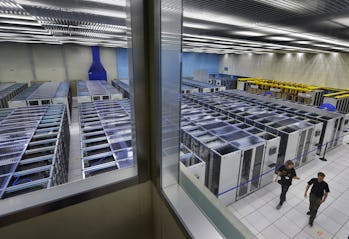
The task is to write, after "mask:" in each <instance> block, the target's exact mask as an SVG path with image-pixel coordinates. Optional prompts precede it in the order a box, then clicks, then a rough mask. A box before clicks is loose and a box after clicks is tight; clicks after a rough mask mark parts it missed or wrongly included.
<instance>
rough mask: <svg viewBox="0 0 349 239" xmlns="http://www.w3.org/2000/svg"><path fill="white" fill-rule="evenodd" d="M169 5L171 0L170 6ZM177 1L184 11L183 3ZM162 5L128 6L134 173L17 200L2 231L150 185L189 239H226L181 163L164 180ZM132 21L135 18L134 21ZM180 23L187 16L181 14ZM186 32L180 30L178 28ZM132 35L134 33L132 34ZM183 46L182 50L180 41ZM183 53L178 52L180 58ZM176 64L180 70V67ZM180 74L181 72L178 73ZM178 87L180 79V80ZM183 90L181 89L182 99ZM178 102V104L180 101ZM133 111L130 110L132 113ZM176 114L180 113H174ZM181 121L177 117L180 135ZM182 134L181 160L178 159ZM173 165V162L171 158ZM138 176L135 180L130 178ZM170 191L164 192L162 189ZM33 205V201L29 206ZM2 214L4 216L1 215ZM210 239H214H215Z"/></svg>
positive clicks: (149, 0)
mask: <svg viewBox="0 0 349 239" xmlns="http://www.w3.org/2000/svg"><path fill="white" fill-rule="evenodd" d="M166 1H171V0H166ZM175 1H178V2H179V3H180V4H181V5H180V6H182V0H175ZM162 2H163V0H130V1H128V6H127V9H128V10H129V11H128V13H129V15H128V16H127V25H128V29H132V38H130V39H131V40H130V42H129V43H130V48H129V69H130V92H132V93H131V94H130V96H131V97H130V98H131V99H130V100H131V104H133V111H134V112H133V113H134V118H135V119H141V120H135V121H134V122H132V124H133V126H134V129H135V130H134V132H133V134H134V136H135V137H133V138H135V139H136V141H135V142H134V146H135V148H136V150H135V153H134V160H135V162H136V165H137V166H136V167H133V168H128V169H125V170H122V171H120V172H119V173H118V174H117V175H116V174H115V173H113V172H110V173H105V174H101V175H96V176H95V177H91V178H87V179H85V180H81V181H77V182H73V183H70V184H66V185H63V186H59V187H54V188H52V189H50V190H49V191H46V190H41V191H38V192H36V193H29V194H25V195H23V197H18V198H16V199H14V200H16V201H12V202H11V203H12V204H19V207H18V208H17V209H16V210H12V208H11V207H9V204H7V205H5V204H6V203H5V204H0V211H2V212H3V213H2V214H1V215H0V227H1V226H6V225H9V224H12V223H16V222H19V221H22V220H27V219H29V218H32V217H35V216H39V215H42V214H44V213H49V212H52V211H55V210H59V209H62V208H64V207H68V206H71V205H74V204H78V203H80V202H83V201H86V200H90V199H93V198H96V197H99V196H102V195H105V194H108V193H111V192H115V191H117V190H121V189H124V188H126V187H129V186H132V185H136V184H140V183H143V182H147V181H149V180H151V181H152V183H153V185H154V188H155V190H156V191H157V192H158V193H159V195H160V197H161V199H162V200H163V201H164V202H165V205H166V207H167V208H168V209H169V211H170V213H171V214H172V215H173V217H174V219H175V220H176V221H177V223H178V225H179V226H180V228H181V229H182V231H183V233H184V234H185V235H186V236H187V237H188V238H189V237H193V236H194V237H195V236H198V237H201V238H203V236H207V235H212V236H213V237H214V238H223V236H221V233H220V232H219V231H218V230H217V228H216V227H215V226H214V225H213V224H212V222H211V221H210V219H208V218H207V217H206V215H205V214H204V213H203V212H202V211H201V210H200V209H199V207H198V205H196V204H195V203H194V202H193V201H192V200H191V199H190V197H189V195H188V194H187V193H186V192H185V191H184V190H183V189H182V187H181V186H180V185H179V178H178V176H179V157H178V159H176V161H174V160H173V162H172V163H173V166H174V169H175V170H172V171H171V173H173V174H174V175H172V177H171V180H169V181H167V182H166V185H164V180H163V179H162V176H163V173H164V168H163V167H164V165H163V158H162V131H161V127H159V125H162V110H161V109H162V101H161V100H162V98H161V96H162V82H161V69H162V64H161V50H162V49H161V14H162V9H161V4H162ZM131 16H132V18H131ZM178 17H180V22H181V23H182V21H183V20H182V17H183V14H178ZM180 27H181V28H182V24H181V25H180ZM128 33H129V34H131V32H128ZM177 37H179V44H181V35H179V36H177ZM180 54H181V49H179V55H178V57H180ZM177 64H181V63H180V61H178V62H177ZM179 74H180V72H179ZM176 81H178V82H176V83H178V85H180V78H178V79H176ZM179 90H180V87H178V93H179ZM177 100H178V99H177ZM131 108H132V107H131ZM176 110H177V111H178V114H179V112H180V107H179V104H178V108H177V109H176ZM179 124H180V119H179V117H178V129H179ZM179 147H180V146H179V130H178V156H179ZM173 159H174V158H173ZM135 173H136V174H137V175H136V176H134V177H130V175H134V174H135ZM164 186H166V187H164ZM29 199H30V200H29ZM28 200H29V203H28ZM2 209H4V210H2ZM213 237H211V238H213Z"/></svg>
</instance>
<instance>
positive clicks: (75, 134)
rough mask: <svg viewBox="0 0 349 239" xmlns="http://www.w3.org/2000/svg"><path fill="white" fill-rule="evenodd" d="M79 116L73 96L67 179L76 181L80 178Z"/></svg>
mask: <svg viewBox="0 0 349 239" xmlns="http://www.w3.org/2000/svg"><path fill="white" fill-rule="evenodd" d="M78 119H79V116H78V107H77V99H76V97H74V98H73V110H72V117H71V121H72V122H71V125H70V154H69V155H70V156H69V171H68V181H69V182H72V181H77V180H81V179H82V172H81V167H82V165H81V157H80V135H79V121H78Z"/></svg>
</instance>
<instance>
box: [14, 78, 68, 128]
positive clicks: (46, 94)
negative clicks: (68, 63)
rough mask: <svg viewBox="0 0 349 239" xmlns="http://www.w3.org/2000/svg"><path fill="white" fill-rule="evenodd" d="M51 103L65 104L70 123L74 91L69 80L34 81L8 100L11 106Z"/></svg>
mask: <svg viewBox="0 0 349 239" xmlns="http://www.w3.org/2000/svg"><path fill="white" fill-rule="evenodd" d="M50 104H64V105H65V106H66V109H67V112H68V121H69V123H70V116H71V111H72V93H71V89H70V83H69V82H68V81H61V82H44V83H34V84H32V85H31V86H30V87H29V88H27V89H26V90H24V91H22V92H21V93H20V94H18V95H17V96H16V97H14V98H13V99H12V100H10V101H9V102H8V106H9V107H10V108H18V107H26V106H37V105H50Z"/></svg>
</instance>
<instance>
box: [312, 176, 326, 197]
mask: <svg viewBox="0 0 349 239" xmlns="http://www.w3.org/2000/svg"><path fill="white" fill-rule="evenodd" d="M308 185H313V187H312V188H311V192H310V193H313V194H314V195H315V196H316V197H318V198H321V199H322V197H323V196H324V193H325V192H327V193H328V192H330V189H329V188H328V184H327V183H326V182H325V181H322V182H321V183H319V181H318V179H317V178H312V179H310V180H309V182H308Z"/></svg>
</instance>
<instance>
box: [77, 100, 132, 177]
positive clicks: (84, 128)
mask: <svg viewBox="0 0 349 239" xmlns="http://www.w3.org/2000/svg"><path fill="white" fill-rule="evenodd" d="M79 115H80V136H81V159H82V174H83V178H86V177H89V176H93V175H96V174H100V173H103V172H107V171H111V170H117V169H122V168H128V167H131V166H133V148H132V132H131V121H130V105H129V101H128V100H119V101H116V100H112V101H95V102H84V103H80V104H79Z"/></svg>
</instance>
